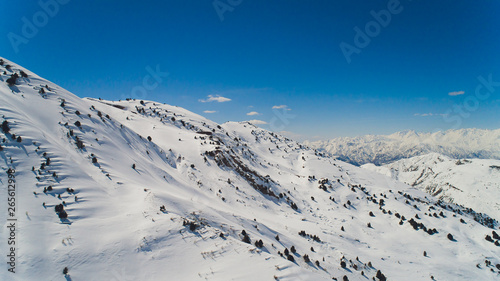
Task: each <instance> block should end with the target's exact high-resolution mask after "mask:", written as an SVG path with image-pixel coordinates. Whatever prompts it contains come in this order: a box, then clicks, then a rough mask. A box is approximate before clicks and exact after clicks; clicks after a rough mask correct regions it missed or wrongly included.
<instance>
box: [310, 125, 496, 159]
mask: <svg viewBox="0 0 500 281" xmlns="http://www.w3.org/2000/svg"><path fill="white" fill-rule="evenodd" d="M304 143H305V144H306V145H308V146H310V147H313V148H316V149H322V150H325V151H327V152H329V153H331V154H332V155H334V156H336V157H338V159H339V160H342V161H346V162H348V163H351V164H354V165H363V164H367V163H372V164H375V165H384V164H388V163H391V162H394V161H397V160H400V159H404V158H411V157H413V156H420V155H425V154H429V153H433V152H434V153H439V154H443V155H446V156H448V157H451V158H455V159H461V158H481V159H500V129H497V130H482V129H459V130H448V131H445V132H435V133H416V132H414V131H404V132H398V133H394V134H392V135H366V136H361V137H352V138H351V137H342V138H335V139H331V140H328V141H315V142H310V141H306V142H304Z"/></svg>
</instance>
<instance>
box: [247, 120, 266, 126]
mask: <svg viewBox="0 0 500 281" xmlns="http://www.w3.org/2000/svg"><path fill="white" fill-rule="evenodd" d="M247 122H250V123H252V124H254V125H266V124H267V122H266V121H262V120H248V121H247Z"/></svg>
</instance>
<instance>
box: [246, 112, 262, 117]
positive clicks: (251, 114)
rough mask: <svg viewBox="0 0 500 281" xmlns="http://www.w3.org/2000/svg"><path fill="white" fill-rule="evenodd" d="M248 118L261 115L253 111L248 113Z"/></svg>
mask: <svg viewBox="0 0 500 281" xmlns="http://www.w3.org/2000/svg"><path fill="white" fill-rule="evenodd" d="M247 115H248V116H253V115H260V113H258V112H257V111H252V112H248V113H247Z"/></svg>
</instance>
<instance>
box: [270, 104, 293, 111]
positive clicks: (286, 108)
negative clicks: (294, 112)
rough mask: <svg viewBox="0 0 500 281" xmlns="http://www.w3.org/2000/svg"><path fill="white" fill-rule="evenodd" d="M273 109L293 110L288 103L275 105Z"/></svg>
mask: <svg viewBox="0 0 500 281" xmlns="http://www.w3.org/2000/svg"><path fill="white" fill-rule="evenodd" d="M273 109H284V110H291V109H290V108H288V105H284V104H282V105H275V106H273Z"/></svg>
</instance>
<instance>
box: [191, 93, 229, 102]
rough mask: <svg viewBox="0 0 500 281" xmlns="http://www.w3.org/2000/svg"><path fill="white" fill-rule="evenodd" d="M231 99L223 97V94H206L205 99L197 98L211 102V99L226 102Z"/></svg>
mask: <svg viewBox="0 0 500 281" xmlns="http://www.w3.org/2000/svg"><path fill="white" fill-rule="evenodd" d="M230 100H231V99H229V98H225V97H223V96H219V95H215V96H214V95H208V98H207V99H205V100H202V99H200V100H198V101H199V102H212V101H216V102H226V101H230Z"/></svg>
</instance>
